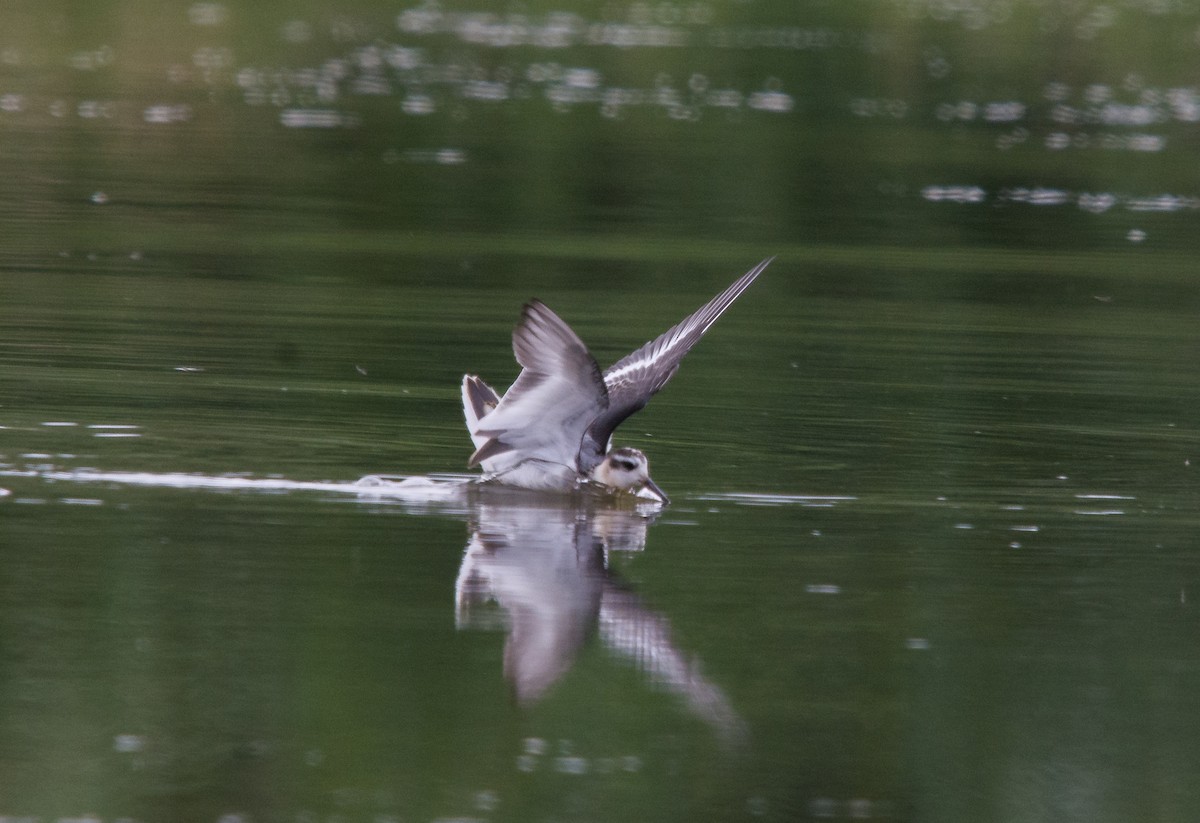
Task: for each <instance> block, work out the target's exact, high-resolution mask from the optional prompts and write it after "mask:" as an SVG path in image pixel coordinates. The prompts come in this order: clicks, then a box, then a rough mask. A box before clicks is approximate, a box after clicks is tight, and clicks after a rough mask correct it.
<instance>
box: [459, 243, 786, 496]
mask: <svg viewBox="0 0 1200 823" xmlns="http://www.w3.org/2000/svg"><path fill="white" fill-rule="evenodd" d="M773 259H774V258H773V257H769V258H767V259H766V260H764V261H762V262H761V263H759V264H758V265H757V266H755V267H754V268H752V269H751V270H750V271H748V272H746V273H745V274H743V275H742V276H741V277H739V278H738V279H737V280H735V281H733V283H732V284H731V285H730V286H729V287H728V288H727V289H725V291H723V292H721V293H720V294H718V295H717V296H716V297H714V298H713V299H712V300H710V301H708V302H707V303H705V304H704V305H703V306H701V307H700V308H699V309H698V310H697V311H696V312H695V313H693V314H691V315H689V316H688V317H686V318H684V320H683V321H681V322H680V323H679V324H678V325H675V326H672V327H671V328H670V329H668V330H667V331H665V332H663V333H662V334H660V335H659V336H658V337H656V338H654V339H653V340H651V341H650V342H648V343H646V344H645V345H643V346H642V347H641V348H639V349H637V350H636V351H634V352H632V353H631V354H628V355H626V356H625V357H622V358H621V359H620V360H618V361H617V362H616V363H613V364H612V365H611V366H609V367H608V368H607V369H605V370H604V371H603V372H602V371H601V370H600V366H599V364H598V363H597V362H596V358H594V357H593V356H592V354H591V352H589V351H588V348H587V346H585V345H584V344H583V341H582V340H580V339H579V336H578V335H577V334H575V332H574V331H572V330H571V327H570V326H568V325H567V324H566V322H564V321H563V319H562V318H560V317H559V316H558V315H557V314H555V313H554V312H553V311H551V310H550V308H549V307H548V306H546V304H545V303H543V302H541V301H540V300H536V299H535V300H531V301H529V302H528V303H526V304H525V306H524V308H523V310H522V312H521V319H520V321H519V322H518V323H517V326H516V328H515V329H514V330H513V354H514V355H516V358H517V363H519V364H520V365H521V373H520V374H519V375H518V376H517V379H516V381H515V382H514V383H513V384H512V386H510V387H509V389H508V391H507V392H505V394H504V396H503V397H500V395H498V394H497V393H496V391H495V390H494V389H492V387H491V386H489V385H488V384H487V383H485V382H484V381H483V380H481V379H480V378H478V377H476V376H475V375H473V374H467V375H463V382H462V399H463V413H464V415H465V416H466V419H467V430H468V431H469V432H470V434H471V442H472V443H474V444H475V452H474V454H472V455H471V458H470V460H469V461H468V463H467V466H468V467H470V468H473V467H475V466H480V467H482V469H483V471H484V476H483V478H482V480H484V481H489V482H497V483H502V484H504V485H509V486H520V487H523V488H527V489H543V490H558V491H570V490H573V489H577V488H580V487H581V486H585V485H593V486H599V487H600V488H602V489H603V490H606V491H614V492H627V493H630V494H634V495H638V496H641V497H647V496H649V497H651V498H653V499H657V500H658V501H659V502H660V503H663V504H666V503H669V502H670V500H669V498H668V497H667V495H666V493H665V492H663V490H662V489H660V488H659V487H658V484H656V483H655V482H654V481H653V480H652V479H651V478H650V461H649V460H648V459H647V458H646V455H645V454H644V453H643V452H642V451H641V450H640V449H635V448H631V447H629V446H622V447H620V448H616V449H614V448H612V435H613V432H614V431H615V430H616V428H617V426H619V425H620V424H621V423H622V422H623V421H624V420H625V419H626V418H627V417H629V416H630V415H631V414H633V413H634V412H636V411H637V410H638V409H641V408H642V407H643V406H645V405H646V403H647V402H649V400H650V398H651V396H652V395H654V394H655V393H656V392H658V391H659V389H661V388H662V387H663V386H665V385H666V384H667V381H669V380H670V379H671V378H672V377H673V376H674V375H675V372H676V371H677V370H678V369H679V362H680V361H681V360H682V359H683V356H684V355H685V354H687V353H688V352H689V351H690V350H691V348H692V346H694V345H696V343H697V342H698V341H699V340H700V338H701V337H703V336H704V333H705V332H706V331H708V329H709V327H710V326H712V324H713V323H715V322H716V320H717V318H718V317H720V316H721V314H722V313H723V312H724V311H725V310H726V309H728V308H729V307H730V306H731V305H732V304H733V301H734V300H736V299H737V298H738V297H739V296H740V295H741V294H742V292H744V291H745V290H746V289H748V288H749V287H750V284H751V283H753V282H754V280H755V278H757V277H758V275H759V274H760V273H762V270H763V269H765V268H766V267H767V265H768V264H770V262H771V261H772V260H773Z"/></svg>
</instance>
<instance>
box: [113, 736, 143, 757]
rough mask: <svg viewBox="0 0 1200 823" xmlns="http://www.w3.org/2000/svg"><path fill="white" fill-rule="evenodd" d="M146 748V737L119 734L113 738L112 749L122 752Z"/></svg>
mask: <svg viewBox="0 0 1200 823" xmlns="http://www.w3.org/2000/svg"><path fill="white" fill-rule="evenodd" d="M144 748H146V738H144V737H142V736H141V735H137V734H119V735H117V736H116V737H114V738H113V751H116V752H122V753H132V752H140V751H142V750H143V749H144Z"/></svg>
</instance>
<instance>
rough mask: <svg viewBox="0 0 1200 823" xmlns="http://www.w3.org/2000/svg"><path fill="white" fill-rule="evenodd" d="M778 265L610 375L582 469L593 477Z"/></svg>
mask: <svg viewBox="0 0 1200 823" xmlns="http://www.w3.org/2000/svg"><path fill="white" fill-rule="evenodd" d="M774 259H775V258H774V257H768V258H767V259H766V260H764V261H762V262H761V263H759V264H758V265H757V266H755V267H754V268H752V269H751V270H750V271H748V272H746V273H745V274H743V275H742V276H741V277H739V278H738V279H737V280H735V281H734V282H733V283H732V284H731V285H730V286H729V288H727V289H725V291H723V292H721V293H720V294H718V295H717V296H716V297H714V298H713V299H712V300H709V301H708V302H707V303H705V304H704V305H703V306H701V307H700V308H699V309H698V310H697V311H696V312H694V313H693V314H691V315H689V316H688V317H686V318H684V320H683V321H681V322H680V323H678V324H677V325H675V326H672V327H671V328H670V329H668V330H667V331H665V332H663V333H662V334H660V335H659V336H658V337H656V338H654V339H653V340H651V341H650V342H649V343H646V344H645V345H644V346H642V347H641V348H639V349H638V350H637V351H635V352H633V353H631V354H629V355H626V356H625V357H622V358H621V359H620V360H618V361H617V362H616V363H613V364H612V365H611V366H609V367H608V369H606V370H605V372H604V384H605V387H606V388H607V390H608V407H607V408H606V409H605V411H603V412H601V414H600V415H599V416H597V417H596V419H595V420H594V421H592V423H591V425H590V426H588V428H587V431H586V432H585V433H584V436H583V440H582V443H581V445H580V448H579V458H578V462H579V466H580V469H582V470H583V471H588V470H589V469H591V468H592V467H594V466H595V465H596V464H598V463H599V462H600V461H601V460H602V459H603V458H604V454H605V452H606V451H607V447H608V440H609V438H610V437H611V436H612V433H613V431H614V430H615V429H616V428H617V426H619V425H620V424H621V422H622V421H624V420H625V418H627V417H629V416H630V415H631V414H633V413H634V412H636V411H637V410H639V409H641V408H642V407H643V406H645V405H646V403H648V402H649V401H650V398H651V397H652V396H653V395H654V394H655V393H656V392H657V391H658V390H659V389H661V388H662V387H663V386H665V385H666V384H667V381H669V380H670V379H671V378H672V377H673V376H674V375H675V372H676V371H678V370H679V361H681V360H682V359H683V356H684V355H685V354H687V353H688V352H689V351H691V348H692V346H695V345H696V343H697V342H698V341H699V340H700V338H701V337H703V336H704V333H705V332H706V331H708V329H709V327H711V326H712V324H713V323H715V322H717V318H718V317H720V316H721V314H722V313H724V311H725V310H726V309H728V308H729V307H730V306H731V305H733V301H735V300H737V299H738V297H739V296H741V294H742V292H744V291H745V290H746V289H748V288H750V284H751V283H753V282H754V280H755V279H756V278H757V277H758V275H759V274H761V273H762V271H763V269H765V268H766V267H767V266H768V265H770V263H771V261H772V260H774Z"/></svg>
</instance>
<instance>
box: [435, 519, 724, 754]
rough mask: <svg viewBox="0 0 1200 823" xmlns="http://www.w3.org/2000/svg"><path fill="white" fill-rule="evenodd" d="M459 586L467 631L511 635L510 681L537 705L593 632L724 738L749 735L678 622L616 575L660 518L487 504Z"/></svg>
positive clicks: (474, 527)
mask: <svg viewBox="0 0 1200 823" xmlns="http://www.w3.org/2000/svg"><path fill="white" fill-rule="evenodd" d="M473 514H474V518H473V522H472V524H471V537H470V541H469V542H468V544H467V549H466V553H465V555H464V556H463V561H462V565H461V566H460V568H459V573H458V581H457V585H456V587H455V614H456V619H457V623H458V626H459V628H497V627H498V626H502V627H503V628H504V629H505V630H506V631H507V634H508V637H507V639H506V641H505V647H504V676H505V678H506V679H507V680H508V682H509V684H510V685H511V687H512V689H513V693H514V696H515V698H516V700H517V701H518V702H519V703H521V704H522V705H530V704H533V703H535V702H537V701H538V700H540V699H541V698H542V697H543V696H544V695H545V694H546V692H547V691H548V690H549V689H550V688H551V687H552V686H553V685H554V684H555V683H556V682H558V680H559V679H560V678H562V677H563V675H565V674H566V673H567V671H569V670H570V668H571V666H572V665H573V664H574V662H575V659H576V657H577V656H578V654H579V651H580V649H581V648H582V646H583V645H584V643H585V641H587V640H588V638H589V637H591V636H593V634H595V635H597V636H598V637H599V640H600V642H601V643H602V644H603V645H604V647H605V648H606V649H607V650H608V651H609V652H610V653H612V654H614V655H616V656H618V657H621V658H624V659H627V660H629V661H631V662H632V663H633V664H634V665H635V666H637V667H638V669H639V670H641V671H642V672H643V673H645V674H646V675H647V677H648V678H649V680H650V681H651V683H653V684H654V685H656V686H657V687H658V688H662V689H665V690H667V691H669V692H671V693H673V694H676V695H678V696H679V697H680V698H681V699H682V700H683V701H684V702H685V704H686V705H687V707H688V709H689V710H690V711H692V712H693V713H694V714H695V715H697V716H698V717H699V718H701V719H702V720H704V721H705V722H706V723H708V724H709V725H710V726H712V727H713V729H714V730H715V731H716V732H717V734H718V735H719V736H720V737H721V738H722V740H724V741H726V742H729V743H736V742H739V741H741V740H742V739H744V737H745V724H744V722H743V721H742V719H741V717H739V716H738V714H737V712H736V711H735V710H734V709H733V707H732V706H731V705H730V703H729V700H728V698H727V697H726V696H725V694H724V693H723V692H722V691H721V689H720V688H718V687H717V686H716V685H715V684H713V683H711V682H710V681H708V680H707V679H706V678H705V677H704V676H703V675H702V674H701V672H700V666H699V663H698V661H696V660H694V659H692V658H691V657H689V656H688V655H686V654H685V653H684V652H683V651H682V650H680V649H679V648H677V647H676V646H675V644H674V642H673V640H672V637H671V627H670V621H668V620H667V618H666V617H665V616H664V615H662V614H660V613H657V612H655V611H653V610H651V609H649V608H648V607H647V606H646V605H645V604H644V603H643V602H642V600H641V599H640V598H639V597H638V596H637V595H636V594H635V593H634V592H633V591H632V590H631V589H630V588H629V586H628V585H627V584H625V583H623V582H622V581H621V580H619V579H618V578H617V576H616V575H615V573H614V572H612V571H611V570H610V569H609V567H608V555H609V553H610V552H615V551H640V550H642V549H643V548H644V547H645V542H646V531H647V527H648V526H649V524H650V523H651V522H652V519H651V518H650V517H648V516H647V515H646V514H644V513H639V512H638V511H636V510H629V509H617V508H604V507H599V506H596V507H593V506H590V505H586V504H585V505H582V506H580V507H578V508H573V507H561V503H560V504H559V506H557V507H554V506H550V505H547V506H544V507H543V506H537V505H513V504H512V503H511V502H510V503H508V504H507V505H488V504H481V505H480V506H479V507H478V508H477V509H475V511H474V513H473Z"/></svg>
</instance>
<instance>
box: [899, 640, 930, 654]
mask: <svg viewBox="0 0 1200 823" xmlns="http://www.w3.org/2000/svg"><path fill="white" fill-rule="evenodd" d="M904 645H905V647H907V648H909V649H912V650H913V651H926V650H927V649H928V648H929V640H928V639H926V638H924V637H910V638H908V640H906V641H904Z"/></svg>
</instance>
